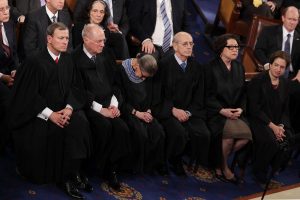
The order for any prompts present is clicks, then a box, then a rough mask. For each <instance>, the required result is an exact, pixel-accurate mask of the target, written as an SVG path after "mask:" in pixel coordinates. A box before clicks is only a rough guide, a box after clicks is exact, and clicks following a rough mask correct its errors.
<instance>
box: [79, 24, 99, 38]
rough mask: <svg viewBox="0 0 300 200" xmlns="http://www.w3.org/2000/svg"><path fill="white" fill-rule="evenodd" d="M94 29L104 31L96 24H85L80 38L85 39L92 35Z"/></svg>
mask: <svg viewBox="0 0 300 200" xmlns="http://www.w3.org/2000/svg"><path fill="white" fill-rule="evenodd" d="M95 29H100V30H102V31H104V30H103V28H102V27H101V26H99V25H97V24H86V25H84V27H83V29H82V32H81V35H82V37H86V36H88V35H90V34H92V33H93V31H94V30H95Z"/></svg>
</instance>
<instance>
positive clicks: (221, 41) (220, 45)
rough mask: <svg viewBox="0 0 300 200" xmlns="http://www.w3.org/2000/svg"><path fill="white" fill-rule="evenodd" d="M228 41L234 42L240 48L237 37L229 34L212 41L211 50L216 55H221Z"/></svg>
mask: <svg viewBox="0 0 300 200" xmlns="http://www.w3.org/2000/svg"><path fill="white" fill-rule="evenodd" d="M229 39H234V40H236V41H237V43H238V45H239V46H240V43H241V42H240V40H239V38H238V36H236V35H234V34H230V33H226V34H223V35H220V36H219V37H217V39H216V40H215V41H214V44H213V49H214V51H215V52H216V53H217V54H218V55H220V54H221V53H222V51H223V49H224V48H225V46H226V45H227V41H228V40H229Z"/></svg>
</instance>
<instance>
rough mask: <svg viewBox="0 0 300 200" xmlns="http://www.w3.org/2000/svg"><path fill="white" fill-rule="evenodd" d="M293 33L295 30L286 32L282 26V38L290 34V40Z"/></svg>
mask: <svg viewBox="0 0 300 200" xmlns="http://www.w3.org/2000/svg"><path fill="white" fill-rule="evenodd" d="M294 32H295V30H293V31H292V32H288V31H287V30H286V28H285V27H284V26H282V34H283V37H286V36H287V34H291V38H293V37H294Z"/></svg>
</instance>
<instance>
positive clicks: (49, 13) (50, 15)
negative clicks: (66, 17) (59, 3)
mask: <svg viewBox="0 0 300 200" xmlns="http://www.w3.org/2000/svg"><path fill="white" fill-rule="evenodd" d="M45 7H46V13H47V15H48V17H49V18H50V20H51V21H52V17H53V16H54V15H55V17H56V21H57V19H58V11H56V13H55V14H53V13H52V12H51V11H50V10H49V8H48V7H47V4H46V5H45Z"/></svg>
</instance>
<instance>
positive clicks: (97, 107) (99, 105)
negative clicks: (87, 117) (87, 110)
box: [91, 101, 102, 113]
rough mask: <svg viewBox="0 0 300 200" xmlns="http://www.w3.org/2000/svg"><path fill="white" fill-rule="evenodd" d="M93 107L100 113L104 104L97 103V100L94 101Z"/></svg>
mask: <svg viewBox="0 0 300 200" xmlns="http://www.w3.org/2000/svg"><path fill="white" fill-rule="evenodd" d="M91 108H92V109H93V110H94V111H95V112H98V113H100V111H101V109H102V105H101V104H99V103H97V102H96V101H93V103H92V106H91Z"/></svg>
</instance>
